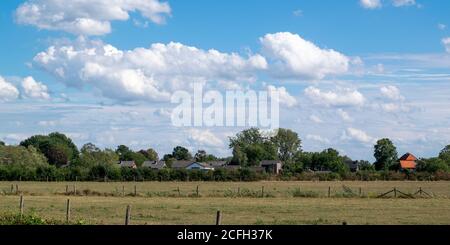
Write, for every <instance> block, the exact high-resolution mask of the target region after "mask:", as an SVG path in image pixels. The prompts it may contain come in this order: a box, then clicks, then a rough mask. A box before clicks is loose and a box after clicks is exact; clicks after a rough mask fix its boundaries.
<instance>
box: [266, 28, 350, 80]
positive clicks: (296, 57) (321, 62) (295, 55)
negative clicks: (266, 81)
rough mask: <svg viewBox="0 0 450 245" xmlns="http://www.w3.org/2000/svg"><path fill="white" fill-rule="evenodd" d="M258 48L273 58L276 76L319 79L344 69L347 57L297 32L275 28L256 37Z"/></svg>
mask: <svg viewBox="0 0 450 245" xmlns="http://www.w3.org/2000/svg"><path fill="white" fill-rule="evenodd" d="M260 42H261V44H262V51H263V53H264V54H265V55H267V57H269V58H271V59H272V61H273V64H272V65H273V66H274V67H272V68H273V71H272V72H273V74H274V75H275V76H279V77H293V78H311V79H322V78H324V77H325V76H327V75H333V74H342V73H345V72H347V71H348V68H349V61H350V59H349V58H348V57H346V56H345V55H343V54H341V53H339V52H336V51H334V50H332V49H321V48H319V47H317V46H316V45H315V44H314V43H312V42H309V41H307V40H304V39H303V38H302V37H300V36H299V35H297V34H292V33H289V32H279V33H275V34H267V35H265V36H264V37H262V38H260Z"/></svg>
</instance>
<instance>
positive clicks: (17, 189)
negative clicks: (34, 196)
mask: <svg viewBox="0 0 450 245" xmlns="http://www.w3.org/2000/svg"><path fill="white" fill-rule="evenodd" d="M18 193H19V185H16V194H18Z"/></svg>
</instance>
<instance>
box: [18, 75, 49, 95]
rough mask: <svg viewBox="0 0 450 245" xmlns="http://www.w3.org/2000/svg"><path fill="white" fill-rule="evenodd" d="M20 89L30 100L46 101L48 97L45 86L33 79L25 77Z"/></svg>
mask: <svg viewBox="0 0 450 245" xmlns="http://www.w3.org/2000/svg"><path fill="white" fill-rule="evenodd" d="M22 88H23V90H24V93H25V96H27V97H28V98H32V99H41V100H48V99H50V95H49V94H48V89H47V86H45V85H44V84H42V83H41V82H37V81H36V80H34V78H33V77H26V78H24V79H23V81H22Z"/></svg>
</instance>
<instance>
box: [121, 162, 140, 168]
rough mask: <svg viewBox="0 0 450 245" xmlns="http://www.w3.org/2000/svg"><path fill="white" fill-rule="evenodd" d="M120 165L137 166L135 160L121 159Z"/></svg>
mask: <svg viewBox="0 0 450 245" xmlns="http://www.w3.org/2000/svg"><path fill="white" fill-rule="evenodd" d="M120 166H121V167H134V166H136V163H135V162H134V161H121V162H120Z"/></svg>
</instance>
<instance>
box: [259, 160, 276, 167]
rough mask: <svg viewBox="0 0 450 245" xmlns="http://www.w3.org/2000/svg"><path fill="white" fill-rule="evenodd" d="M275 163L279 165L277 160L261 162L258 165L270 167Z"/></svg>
mask: <svg viewBox="0 0 450 245" xmlns="http://www.w3.org/2000/svg"><path fill="white" fill-rule="evenodd" d="M277 163H281V161H279V160H262V161H261V163H260V165H261V166H270V165H275V164H277Z"/></svg>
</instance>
